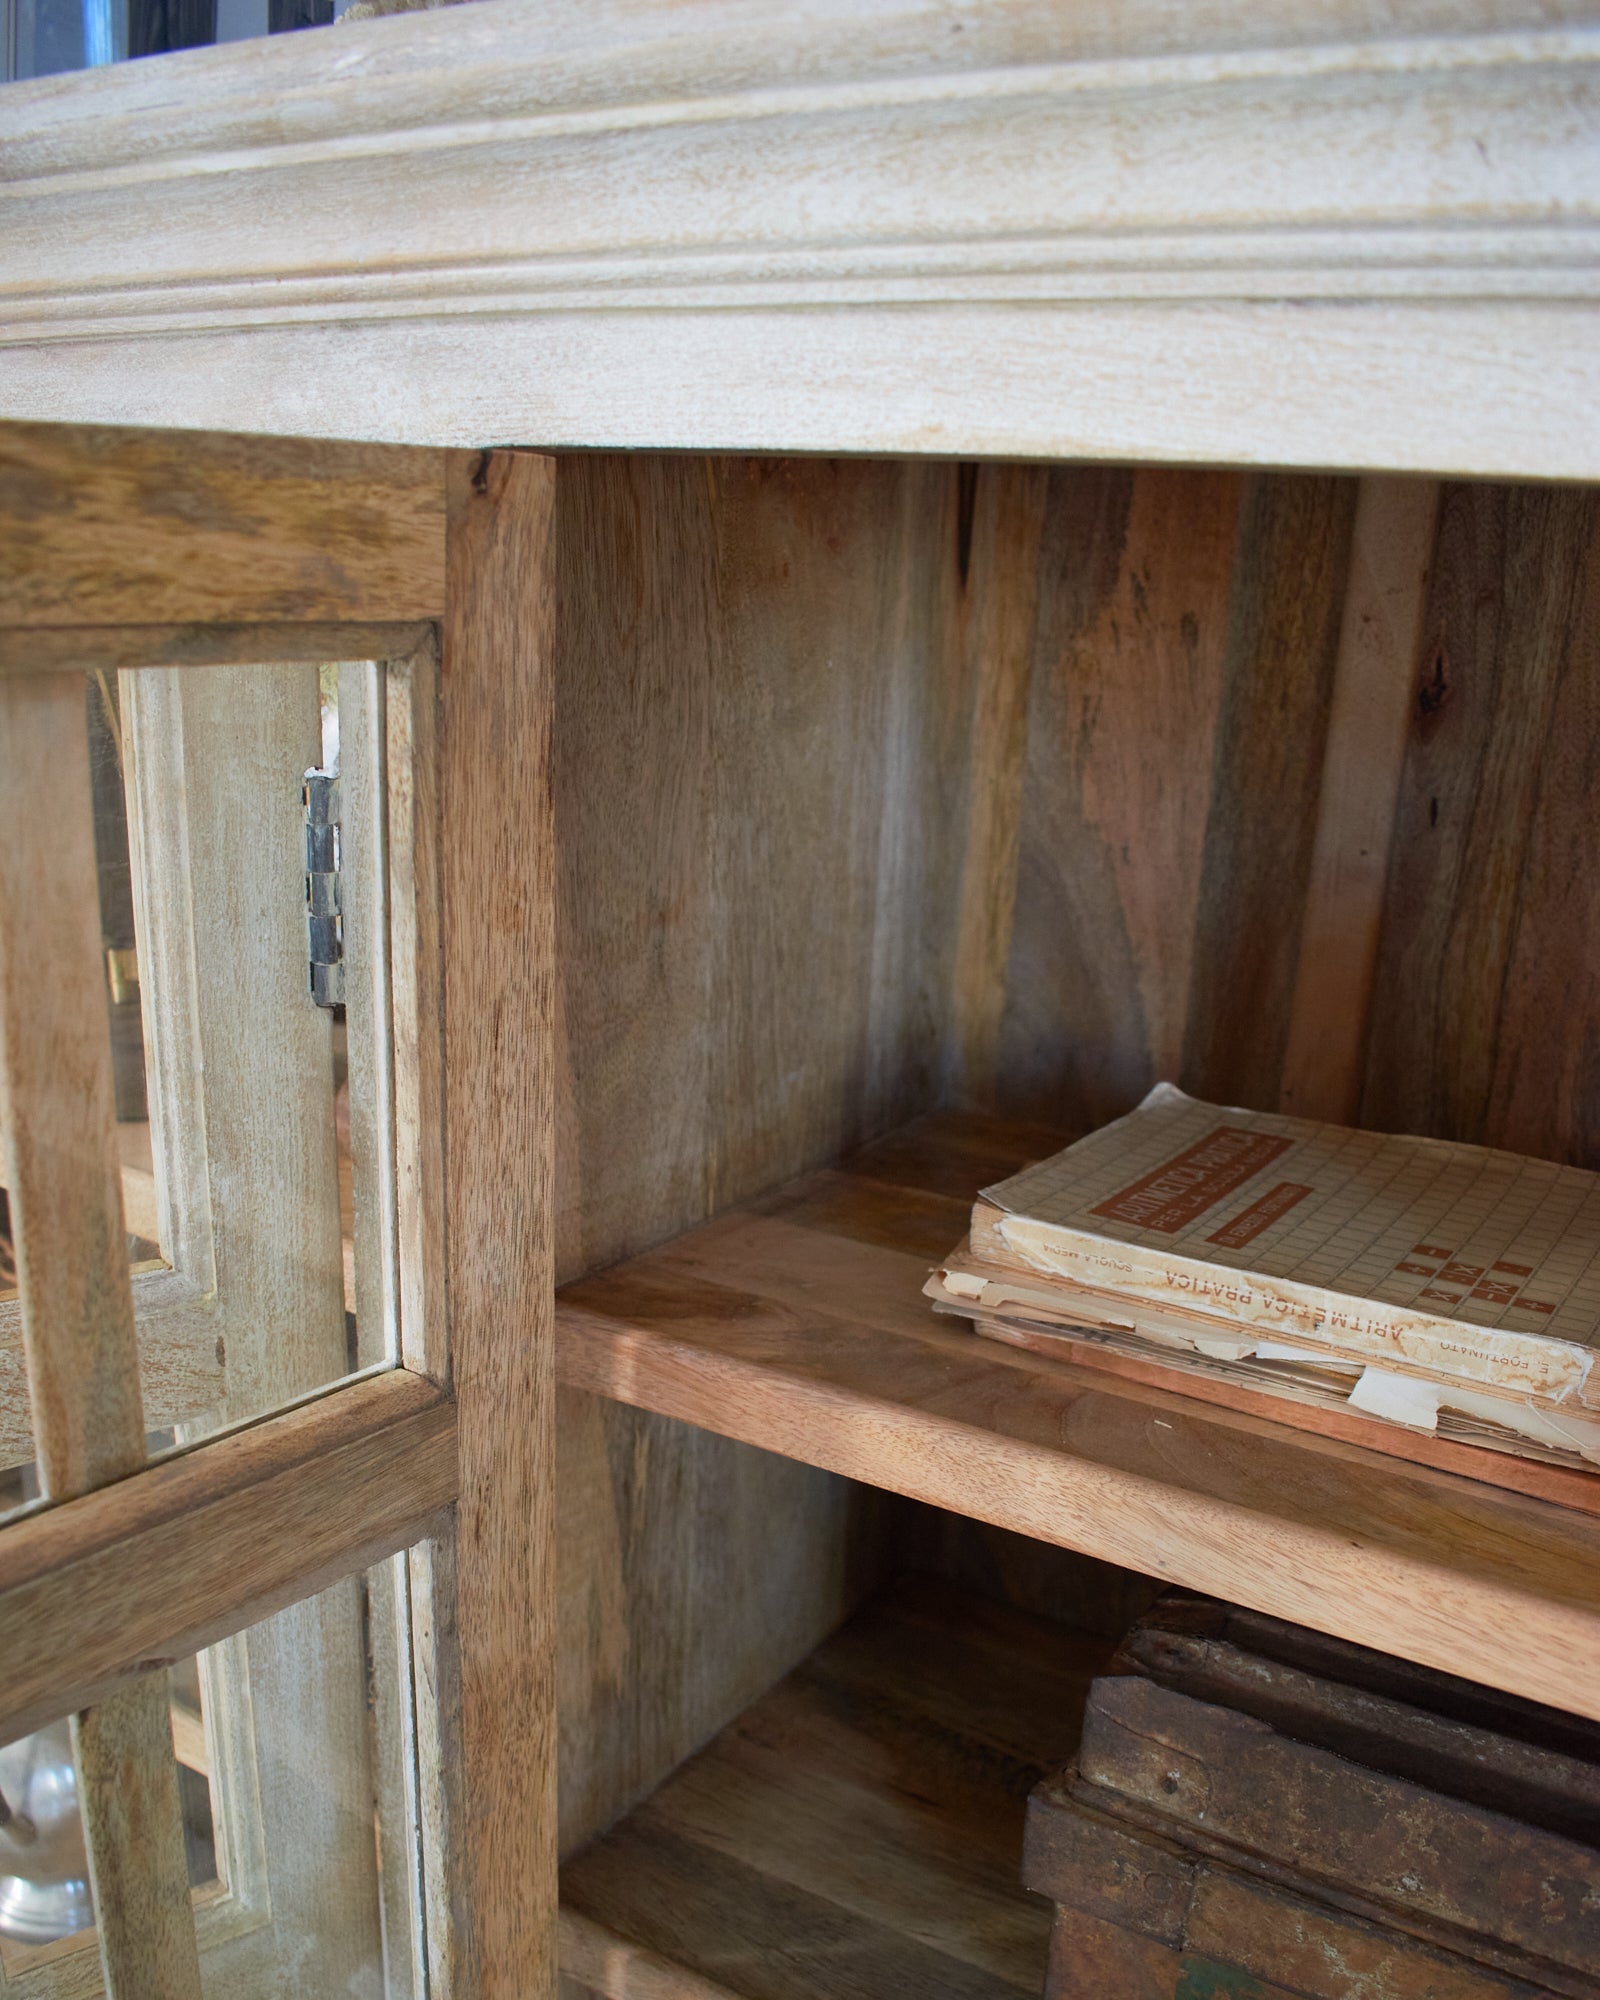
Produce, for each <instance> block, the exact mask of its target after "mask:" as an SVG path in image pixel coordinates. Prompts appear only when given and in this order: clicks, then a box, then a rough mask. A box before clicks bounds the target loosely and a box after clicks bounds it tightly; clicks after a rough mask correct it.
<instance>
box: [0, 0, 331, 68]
mask: <svg viewBox="0 0 1600 2000" xmlns="http://www.w3.org/2000/svg"><path fill="white" fill-rule="evenodd" d="M351 4H352V0H6V13H5V25H6V28H7V30H8V32H7V34H6V36H5V44H4V49H5V56H6V64H7V67H6V70H5V78H6V80H10V79H11V78H14V77H15V78H21V77H29V76H55V75H57V74H59V73H60V72H61V71H62V70H72V69H97V68H99V67H100V66H101V65H102V64H104V63H112V62H123V61H125V60H126V59H127V58H128V57H130V56H154V55H165V54H168V53H169V52H170V51H172V50H174V49H192V48H202V47H204V46H206V45H207V44H209V43H212V42H238V41H244V40H246V39H248V38H250V37H252V36H256V35H267V34H272V35H279V34H283V33H285V32H287V31H289V30H291V29H297V28H317V27H322V26H324V25H326V24H327V23H328V22H330V21H334V20H336V19H338V18H339V16H340V15H342V14H344V13H346V12H348V11H349V8H350V5H351Z"/></svg>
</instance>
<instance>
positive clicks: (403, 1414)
mask: <svg viewBox="0 0 1600 2000" xmlns="http://www.w3.org/2000/svg"><path fill="white" fill-rule="evenodd" d="M455 1495H456V1444H455V1413H454V1410H453V1409H452V1407H451V1404H450V1402H449V1400H448V1398H446V1397H445V1396H443V1395H441V1393H440V1392H439V1391H438V1390H437V1389H435V1388H434V1387H433V1386H432V1384H430V1383H428V1382H424V1381H422V1380H421V1379H420V1378H419V1377H417V1376H415V1375H412V1374H410V1373H408V1372H407V1371H405V1370H403V1369H394V1370H392V1371H390V1372H388V1373H386V1374H380V1375H374V1376H368V1377H366V1378H364V1379H363V1380H360V1381H356V1382H349V1383H346V1384H344V1385H343V1386H342V1387H340V1388H337V1389H333V1390H330V1391H329V1392H328V1393H327V1394H326V1395H324V1396H321V1397H318V1398H317V1399H316V1400H315V1401H313V1402H309V1403H306V1404H303V1405H301V1406H300V1407H299V1408H297V1409H293V1410H288V1411H284V1412H282V1413H281V1414H279V1415H277V1416H273V1417H267V1418H264V1419H263V1420H262V1421H261V1422H259V1423H256V1424H252V1425H250V1426H248V1427H247V1428H245V1429H243V1430H240V1431H236V1432H233V1433H230V1434H229V1435H226V1436H223V1437H219V1438H213V1439H210V1440H208V1441H207V1442H206V1443H204V1444H200V1445H196V1446H195V1447H193V1449H191V1450H190V1451H187V1452H184V1453H180V1454H179V1455H177V1456H175V1457H172V1458H168V1459H164V1460H162V1461H160V1462H159V1463H157V1464H154V1465H151V1466H148V1467H147V1468H146V1469H145V1470H144V1471H142V1472H137V1473H135V1474H133V1475H132V1476H131V1477H130V1478H128V1479H124V1480H122V1481H120V1482H119V1483H118V1484H116V1485H115V1486H109V1487H104V1488H102V1489H100V1490H99V1491H98V1492H95V1493H91V1494H87V1495H85V1496H84V1497H83V1498H81V1499H78V1500H72V1501H69V1502H67V1503H66V1504H65V1505H63V1506H60V1507H53V1508H48V1509H44V1510H41V1511H40V1512H39V1513H36V1514H33V1515H31V1516H29V1517H27V1518H25V1519H24V1520H21V1521H18V1522H15V1523H13V1524H12V1525H11V1526H10V1527H8V1528H6V1529H5V1530H4V1531H0V1742H9V1741H11V1740H12V1738H14V1737H16V1736H19V1735H22V1734H23V1733H25V1732H26V1731H27V1730H30V1729H37V1728H38V1727H40V1725H41V1724H43V1723H45V1722H48V1721H50V1720H51V1719H52V1718H53V1717H55V1716H58V1715H60V1714H62V1713H63V1712H64V1711H66V1710H67V1709H70V1708H73V1707H77V1706H82V1705H83V1704H84V1703H86V1702H89V1701H91V1700H94V1699H97V1698H99V1697H100V1696H102V1695H103V1694H104V1693H105V1692H107V1691H108V1690H110V1689H112V1688H115V1687H117V1686H118V1685H119V1684H121V1683H122V1682H124V1681H125V1680H127V1679H128V1678H129V1677H130V1676H132V1675H134V1674H136V1673H137V1672H138V1671H139V1669H140V1667H141V1665H145V1664H148V1663H150V1662H151V1661H154V1660H160V1661H162V1662H163V1663H165V1662H166V1661H168V1660H177V1659H183V1658H186V1657H187V1656H188V1655H189V1654H190V1653H193V1652H196V1651H198V1650H199V1649H200V1648H201V1647H202V1646H209V1645H213V1644H215V1642H216V1641H217V1640H219V1639H222V1638H225V1637H226V1636H227V1635H228V1634H229V1633H230V1632H237V1631H241V1630H243V1628H244V1627H245V1626H247V1625H252V1624H255V1623H256V1622H257V1621H258V1620H259V1619H262V1618H265V1617H267V1616H269V1615H270V1614H271V1613H272V1612H274V1611H278V1610H281V1609H282V1608H283V1606H285V1605H286V1604H292V1603H296V1602H298V1601H299V1600H300V1599H302V1598H305V1597H310V1596H313V1595H314V1594H315V1593H316V1592H318V1591H320V1590H323V1589H325V1588H326V1587H327V1585H328V1584H330V1583H332V1582H335V1581H336V1580H337V1579H338V1578H339V1577H341V1576H349V1575H352V1574H354V1573H355V1572H356V1571H358V1570H363V1569H366V1568H368V1567H370V1566H371V1565H372V1564H373V1563H375V1562H378V1561H380V1560H382V1558H383V1557H385V1556H388V1555H393V1554H394V1553H396V1552H397V1551H398V1550H400V1549H403V1548H406V1547H407V1546H409V1544H410V1543H412V1542H414V1541H416V1540H417V1539H418V1538H419V1537H421V1536H423V1535H425V1534H427V1533H429V1532H430V1530H431V1528H432V1527H433V1525H434V1523H435V1520H436V1517H437V1516H438V1514H439V1512H440V1510H441V1509H444V1508H447V1507H448V1506H449V1505H450V1503H451V1501H452V1500H454V1498H455Z"/></svg>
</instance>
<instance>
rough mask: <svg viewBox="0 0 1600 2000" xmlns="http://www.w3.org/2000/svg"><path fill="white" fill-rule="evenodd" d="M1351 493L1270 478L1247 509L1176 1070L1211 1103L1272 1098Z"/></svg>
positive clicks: (1329, 687) (1311, 836) (1345, 487)
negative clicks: (1179, 1065) (1189, 981)
mask: <svg viewBox="0 0 1600 2000" xmlns="http://www.w3.org/2000/svg"><path fill="white" fill-rule="evenodd" d="M1356 493H1357V488H1356V482H1355V481H1354V480H1353V479H1329V478H1313V477H1304V476H1290V475H1288V474H1282V473H1276V474H1269V475H1267V476H1266V477H1263V478H1257V479H1253V480H1251V481H1250V483H1249V486H1248V489H1247V492H1246V496H1245V502H1244V506H1243V509H1242V511H1241V515H1240V521H1239V540H1238V547H1237V553H1236V557H1235V564H1234V571H1233V579H1232V595H1231V599H1230V603H1229V610H1228V634H1227V640H1226V644H1225V646H1224V651H1223V664H1222V676H1221V686H1220V699H1219V702H1218V706H1217V712H1216V717H1215V728H1216V757H1215V761H1214V763H1213V765H1212V769H1211V784H1210V799H1209V805H1208V808H1207V815H1206V830H1205V852H1204V858H1203V860H1202V864H1201V873H1200V881H1199V887H1198V895H1197V897H1196V899H1195V903H1194V917H1193V923H1194V965H1193V971H1192V975H1191V979H1192V984H1191V988H1190V992H1189V996H1188V1017H1187V1025H1186V1029H1185V1033H1184V1046H1183V1067H1182V1070H1181V1072H1180V1074H1179V1076H1178V1079H1177V1080H1178V1081H1179V1082H1181V1083H1182V1085H1183V1087H1184V1088H1185V1089H1186V1090H1189V1091H1192V1092H1193V1094H1194V1095H1195V1096H1197V1097H1205V1098H1210V1099H1211V1100H1212V1101H1213V1102H1214V1103H1219V1104H1248V1105H1255V1106H1259V1107H1260V1108H1261V1109H1262V1110H1268V1111H1270V1110H1274V1109H1276V1107H1277V1103H1278V1094H1279V1089H1280V1086H1281V1083H1282V1078H1283V1060H1284V1052H1285V1049H1286V1048H1287V1046H1288V1039H1289V1025H1290V1017H1291V1011H1292V1006H1293V999H1294V986H1295V974H1296V970H1297V967H1298V964H1299V947H1300V924H1301V918H1302V915H1303V912H1304V909H1305V905H1306V893H1307V887H1308V884H1309V881H1310V876H1311V862H1312V854H1313V849H1314V845H1315V840H1316V826H1317V795H1318V792H1319V790H1320V788H1321V783H1322V766H1323V753H1324V749H1325V747H1326V743H1327V733H1328V712H1329V707H1330V702H1331V698H1332V693H1333V679H1334V667H1335V663H1336V660H1337V657H1338V645H1339V623H1340V613H1341V610H1342V607H1343V603H1344V594H1345V583H1346V576H1347V572H1348V566H1349V550H1350V539H1351V531H1352V529H1353V526H1354V522H1355V507H1356ZM1168 915H1169V918H1170V920H1171V921H1172V922H1173V923H1174V924H1182V923H1183V922H1184V921H1185V919H1186V918H1187V916H1188V911H1187V909H1186V908H1185V906H1183V905H1182V904H1180V905H1178V906H1177V907H1176V908H1172V907H1171V906H1169V908H1168Z"/></svg>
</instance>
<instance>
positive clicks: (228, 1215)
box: [122, 663, 382, 1996]
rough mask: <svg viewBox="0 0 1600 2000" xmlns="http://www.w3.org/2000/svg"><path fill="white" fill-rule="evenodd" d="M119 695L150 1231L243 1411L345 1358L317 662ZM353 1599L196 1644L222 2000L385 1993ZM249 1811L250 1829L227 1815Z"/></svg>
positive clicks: (333, 1595) (338, 1369) (324, 1374)
mask: <svg viewBox="0 0 1600 2000" xmlns="http://www.w3.org/2000/svg"><path fill="white" fill-rule="evenodd" d="M122 699H123V713H124V717H125V727H126V732H127V737H128V741H129V743H130V745H131V751H132V754H131V757H130V820H131V821H132V823H133V827H134V831H135V836H136V850H135V851H136V879H137V880H138V881H139V887H140V895H139V900H138V904H137V909H136V914H137V920H138V923H139V926H140V932H139V945H140V956H141V963H142V965H144V966H145V967H146V978H145V980H144V983H143V987H142V992H143V994H144V996H145V1005H146V1037H147V1065H146V1066H147V1073H148V1075H149V1077H150V1079H151V1085H152V1090H151V1125H152V1138H153V1155H154V1159H155V1162H156V1170H157V1183H158V1189H159V1192H160V1199H161V1203H162V1225H163V1240H164V1241H165V1242H166V1244H167V1245H168V1254H169V1256H170V1257H171V1260H172V1262H173V1265H174V1267H175V1268H176V1269H177V1270H178V1271H179V1272H180V1273H181V1274H182V1275H184V1276H186V1277H189V1278H190V1279H191V1280H192V1281H194V1282H195V1283H197V1284H203V1285H207V1288H208V1290H209V1291H210V1292H211V1293H212V1294H213V1295H214V1298H215V1301H216V1310H217V1313H218V1316H219V1320H220V1324H221V1327H222V1330H223V1338H224V1341H225V1344H226V1357H227V1370H226V1375H227V1381H226V1402H225V1405H224V1410H223V1413H222V1414H224V1415H225V1416H226V1417H227V1418H229V1419H232V1420H237V1419H239V1418H243V1417H251V1416H256V1415H260V1414H262V1413H263V1412H265V1411H267V1410H270V1409H273V1408H276V1407H279V1406H281V1405H283V1404H285V1403H288V1402H290V1401H292V1400H293V1399H295V1398H296V1397H299V1396H301V1395H304V1394H305V1393H306V1392H307V1391H310V1390H314V1389H317V1388H319V1387H321V1386H322V1385H323V1384H325V1383H327V1382H329V1381H332V1380H334V1379H336V1378H337V1377H339V1376H340V1375H342V1374H343V1373H344V1372H345V1367H346V1347H345V1330H344V1299H343V1269H342V1257H341V1249H340V1235H339V1211H338V1171H337V1161H336V1155H335V1143H334V1122H333V1059H332V1047H331V1029H330V1025H329V1016H328V1015H327V1014H326V1013H325V1012H324V1011H323V1010H320V1009H318V1008H317V1007H315V1006H314V1005H313V1003H312V1001H311V998H310V994H309V992H308V990H307V983H306V975H305V916H304V900H303V881H304V848H303V839H304V836H303V816H302V812H301V807H300V797H299V781H300V776H301V774H302V773H303V772H304V771H305V770H306V768H307V767H308V766H310V765H312V764H315V763H317V762H319V761H320V756H321V737H320V729H319V723H318V675H317V669H316V667H315V666H314V665H309V664H308V665H287V664H282V663H280V664H278V665H274V666H262V667H248V666H230V667H214V668H209V669H203V670H200V671H189V670H187V669H183V668H176V667H173V668H152V669H144V670H133V671H129V672H125V673H124V674H123V676H122ZM359 1593H360V1586H359V1584H358V1582H357V1581H356V1580H355V1579H354V1578H350V1579H346V1580H344V1581H342V1582H340V1583H337V1584H334V1585H333V1586H331V1587H330V1588H329V1589H327V1590H324V1591H323V1592H321V1593H320V1594H319V1595H318V1596H316V1597H313V1598H309V1599H306V1600H303V1601H302V1602H300V1603H298V1604H294V1605H291V1606H289V1607H288V1608H287V1609H286V1610H283V1611H280V1612H278V1613H276V1614H275V1615H274V1616H273V1617H272V1618H270V1619H267V1620H266V1621H264V1622H263V1623H261V1624H259V1625H257V1626H255V1627H253V1628H252V1629H251V1630H250V1631H249V1632H247V1633H245V1634H242V1635H240V1636H239V1637H238V1638H237V1639H235V1640H233V1641H231V1642H230V1643H229V1645H228V1646H227V1647H225V1648H217V1649H214V1650H212V1651H210V1652H208V1653H206V1654H203V1655H202V1657H201V1673H202V1693H203V1698H204V1703H205V1707H206V1711H207V1727H208V1731H209V1734H210V1739H211V1741H212V1743H213V1745H214V1746H215V1750H214V1756H215V1768H216V1770H217V1771H218V1774H219V1775H218V1778H217V1780H216V1794H217V1796H216V1803H217V1805H218V1807H219V1810H220V1815H221V1818H222V1820H223V1823H224V1829H225V1832H224V1838H225V1840H226V1842H227V1843H228V1845H229V1849H230V1851H232V1852H234V1853H235V1854H236V1855H237V1856H238V1857H239V1862H238V1865H239V1866H240V1868H241V1873H240V1875H239V1877H238V1879H236V1880H230V1882H229V1890H230V1906H229V1910H228V1912H227V1913H226V1914H227V1915H228V1916H229V1917H230V1919H231V1921H229V1922H227V1923H221V1922H219V1923H217V1924H215V1925H213V1926H212V1927H211V1930H210V1935H205V1934H203V1936H202V1947H203V1960H204V1965H205V1969H206V1975H207V1978H208V1979H211V1980H214V1981H222V1980H227V1981H231V1982H233V1983H232V1985H231V1987H230V1989H229V1990H233V1991H237V1992H239V1993H240V1994H241V1995H248V1994H251V1993H254V1992H263V1991H270V1990H272V1983H273V1982H274V1981H280V1980H282V1979H283V1977H284V1976H285V1975H286V1973H288V1972H289V1971H290V1969H291V1968H295V1967H299V1968H300V1969H301V1970H302V1971H305V1970H306V1969H308V1968H312V1967H314V1968H315V1983H316V1984H318V1985H319V1986H326V1987H327V1988H328V1989H329V1990H334V1989H337V1990H338V1991H340V1992H344V1991H346V1990H348V1991H349V1992H350V1993H352V1994H358V1995H366V1994H372V1995H374V1996H376V1995H377V1994H378V1993H379V1991H380V1990H381V1983H382V1964H381V1946H380V1940H379V1925H378V1882H377V1871H376V1857H375V1854H374V1851H373V1845H372V1797H373V1789H372V1788H373V1772H372V1746H371V1743H370V1741H369V1735H368V1718H367V1708H366V1700H365V1663H364V1648H363V1644H362V1635H361V1606H360V1594H359ZM307 1770H315V1771H316V1772H317V1774H318V1776H317V1782H316V1784H315V1785H314V1786H312V1787H309V1788H308V1787H307V1786H306V1784H305V1782H304V1775H303V1774H304V1772H305V1771H307ZM230 1780H232V1781H233V1782H230ZM244 1814H249V1815H252V1816H253V1817H254V1819H255V1823H256V1824H257V1825H258V1826H259V1829H260V1831H259V1835H257V1834H255V1833H254V1832H252V1831H249V1830H236V1829H235V1827H234V1826H231V1825H230V1824H229V1823H230V1821H233V1822H236V1821H237V1820H238V1819H239V1817H240V1816H241V1815H244ZM246 1862H252V1863H253V1864H255V1865H258V1866H259V1867H260V1868H261V1869H262V1870H263V1871H264V1872H262V1873H259V1874H257V1873H254V1872H252V1869H250V1868H247V1867H245V1865H244V1864H245V1863H246Z"/></svg>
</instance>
